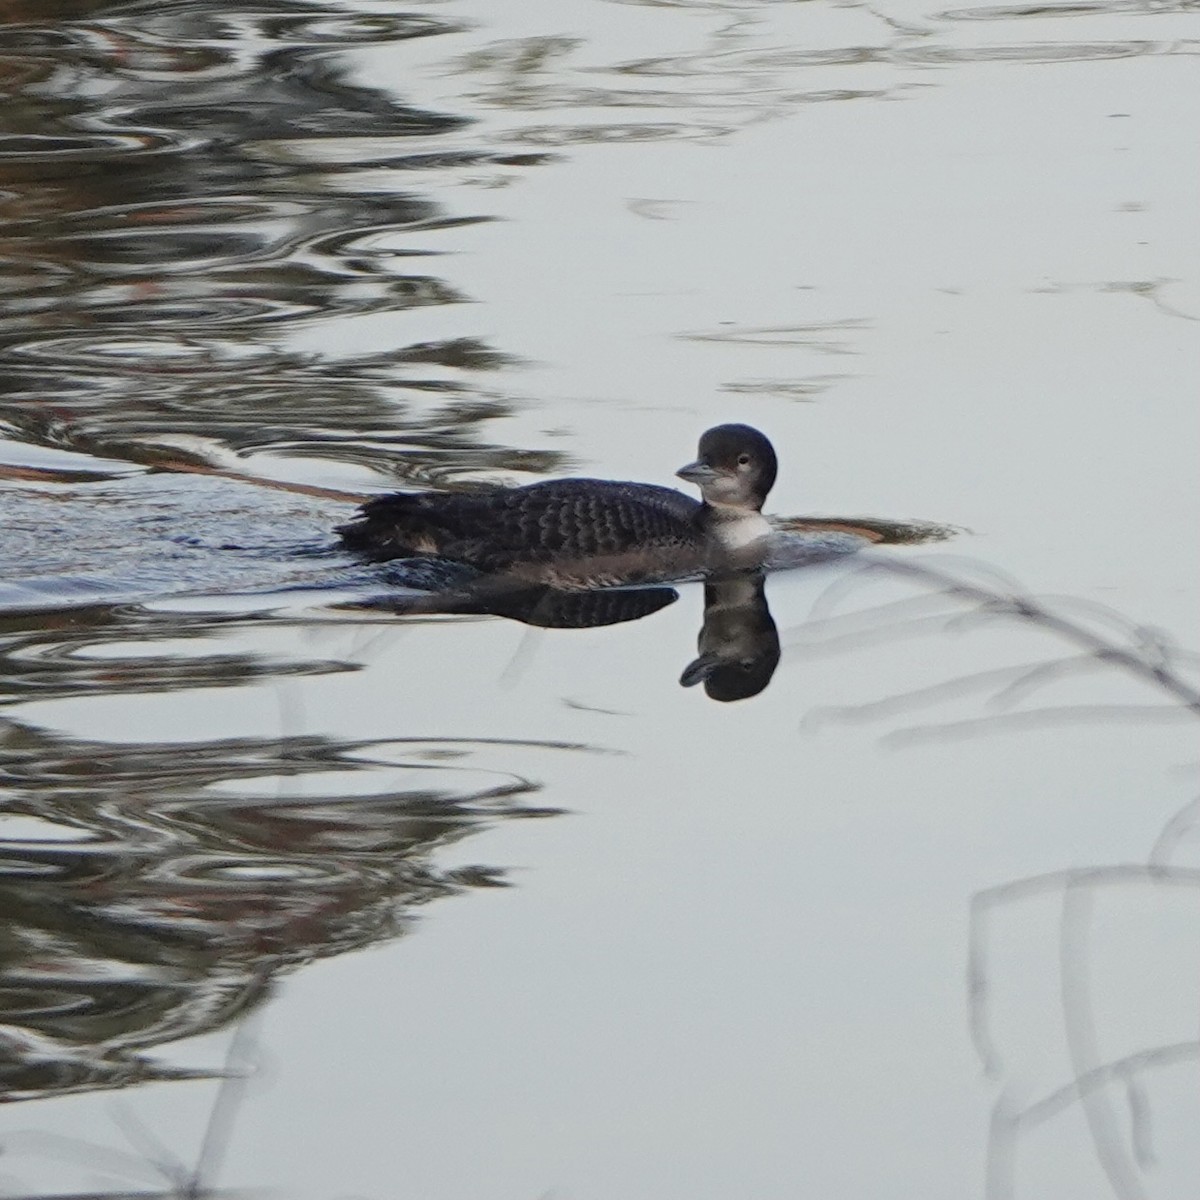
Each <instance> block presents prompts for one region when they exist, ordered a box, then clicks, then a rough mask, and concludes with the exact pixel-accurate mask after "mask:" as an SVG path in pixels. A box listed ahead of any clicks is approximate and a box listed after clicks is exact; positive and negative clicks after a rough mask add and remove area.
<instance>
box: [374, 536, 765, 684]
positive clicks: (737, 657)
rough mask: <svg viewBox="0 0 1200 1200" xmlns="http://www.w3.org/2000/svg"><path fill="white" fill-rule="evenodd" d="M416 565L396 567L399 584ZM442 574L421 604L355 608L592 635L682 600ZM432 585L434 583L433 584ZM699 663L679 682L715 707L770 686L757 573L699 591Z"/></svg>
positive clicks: (655, 591) (387, 602) (718, 578)
mask: <svg viewBox="0 0 1200 1200" xmlns="http://www.w3.org/2000/svg"><path fill="white" fill-rule="evenodd" d="M412 561H413V560H411V559H409V560H404V561H403V562H402V563H399V564H397V566H398V568H399V569H400V571H401V572H402V573H403V575H404V577H405V578H407V572H408V569H409V567H410V565H411V563H412ZM447 566H448V567H450V568H451V569H452V570H453V571H456V572H457V574H456V575H455V574H452V573H451V571H441V572H439V577H440V582H441V583H442V585H443V590H441V591H433V592H430V593H428V594H426V595H424V596H419V597H418V596H414V595H411V594H410V595H409V596H408V597H406V598H404V599H403V600H401V599H399V598H397V597H395V596H391V597H388V596H376V597H374V598H372V599H369V600H361V601H358V602H357V603H355V605H354V607H356V608H370V609H374V610H385V611H388V612H392V613H396V614H397V615H401V616H413V615H416V614H422V615H424V614H431V613H438V614H445V615H451V614H453V615H459V616H461V615H466V614H470V615H488V616H496V617H507V618H508V619H509V620H513V621H520V622H521V623H522V624H525V625H533V626H536V627H538V628H541V629H595V628H598V627H599V626H602V625H619V624H622V623H624V622H626V621H638V620H641V618H643V617H648V616H651V615H652V614H654V613H656V612H658V611H659V610H660V609H663V608H666V607H667V605H669V604H673V603H674V602H675V601H676V600H678V599H679V593H678V592H677V591H676V590H675V589H674V588H672V587H632V588H597V589H594V590H592V591H584V590H572V591H562V590H560V589H558V588H554V587H549V586H546V585H545V584H529V583H525V582H522V581H520V580H514V579H512V578H508V579H505V578H503V577H500V576H487V575H483V574H481V573H479V572H477V571H475V570H474V569H473V568H470V567H461V566H459V565H457V564H447ZM429 582H432V580H430V581H429ZM698 650H699V655H698V657H697V658H695V659H694V660H693V661H692V662H690V663H689V664H688V665H687V667H686V668H685V669H684V671H683V674H682V675H681V676H680V679H679V682H680V684H681V685H682V686H683V687H693V686H695V685H696V684H697V683H703V684H704V691H705V692H706V694H707V695H708V696H709V697H710V698H711V699H713V700H720V701H729V700H747V699H749V698H750V697H751V696H757V695H758V693H759V692H761V691H763V690H764V689H765V688H766V686H767V684H768V683H770V682H771V678H772V676H773V675H774V674H775V668H776V667H777V666H778V665H779V657H780V646H779V633H778V631H777V630H776V628H775V621H774V620H773V619H772V617H771V611H770V609H769V607H768V606H767V596H766V580H765V577H764V575H763V573H762V571H760V570H754V569H751V570H743V571H725V572H722V573H720V574H717V575H714V576H712V577H711V578H709V579H708V580H706V581H705V584H704V624H703V626H702V627H701V630H700V637H699V640H698Z"/></svg>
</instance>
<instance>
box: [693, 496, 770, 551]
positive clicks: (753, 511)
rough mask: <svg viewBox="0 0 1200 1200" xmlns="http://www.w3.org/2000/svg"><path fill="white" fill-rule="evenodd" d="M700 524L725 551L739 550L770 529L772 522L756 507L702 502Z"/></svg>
mask: <svg viewBox="0 0 1200 1200" xmlns="http://www.w3.org/2000/svg"><path fill="white" fill-rule="evenodd" d="M700 523H701V525H702V527H703V529H704V531H705V533H706V534H707V535H708V537H709V538H710V539H711V540H712V541H714V542H716V543H717V545H719V546H720V547H721V548H722V549H724V550H742V549H744V548H745V547H747V546H751V545H753V544H754V543H755V542H758V541H761V540H762V539H763V538H765V537H767V536H768V535H769V534H770V532H771V523H770V522H769V521H768V520H767V518H766V517H764V516H763V515H762V513H761V512H760V511H759V510H758V509H757V508H744V507H738V506H735V505H732V504H711V503H709V502H708V501H704V503H703V504H702V506H701V509H700Z"/></svg>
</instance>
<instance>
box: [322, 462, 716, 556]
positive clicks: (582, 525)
mask: <svg viewBox="0 0 1200 1200" xmlns="http://www.w3.org/2000/svg"><path fill="white" fill-rule="evenodd" d="M703 509H704V506H703V505H701V504H700V502H699V501H697V500H693V499H691V497H689V496H685V495H683V493H682V492H677V491H675V490H674V489H672V488H665V487H656V486H654V485H653V484H646V483H623V482H615V481H612V480H604V479H561V480H550V481H547V482H544V483H533V484H529V485H528V486H526V487H518V488H491V489H487V490H484V491H478V492H461V493H450V494H447V493H433V492H396V493H393V494H392V495H388V496H380V497H379V498H378V499H376V500H371V501H369V502H368V503H366V504H364V505H363V506H362V508H361V509H360V510H359V512H358V515H357V516H356V517H355V519H354V520H353V521H350V522H349V523H348V524H346V525H342V526H340V527H339V528H338V533H339V534H340V535H341V538H342V541H343V543H344V544H345V545H346V546H348V547H349V548H350V549H352V550H357V551H359V552H361V553H363V554H366V555H368V556H369V557H371V558H373V559H376V560H384V559H389V558H404V557H408V556H411V555H437V556H439V557H442V558H450V559H453V560H455V561H456V562H462V563H468V564H470V565H471V566H473V567H477V568H479V569H480V570H482V571H489V572H490V571H503V570H506V569H508V568H510V567H512V566H514V565H515V564H518V563H529V564H535V563H542V564H544V563H553V562H555V561H559V560H582V559H589V558H602V557H614V556H619V555H624V554H629V553H636V552H653V551H655V550H661V551H680V550H698V549H699V548H700V547H702V545H703V542H704V534H703V530H702V529H701V527H700V522H699V520H698V518H699V517H700V515H701V513H702V512H703Z"/></svg>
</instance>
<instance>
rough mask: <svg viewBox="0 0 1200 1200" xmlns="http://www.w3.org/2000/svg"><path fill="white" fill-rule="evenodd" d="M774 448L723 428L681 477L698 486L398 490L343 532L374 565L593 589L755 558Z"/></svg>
mask: <svg viewBox="0 0 1200 1200" xmlns="http://www.w3.org/2000/svg"><path fill="white" fill-rule="evenodd" d="M776 470H777V463H776V459H775V451H774V450H773V449H772V447H771V443H770V442H769V441H768V440H767V439H766V438H765V437H764V436H763V435H762V434H761V433H759V432H758V430H756V429H752V428H751V427H750V426H748V425H718V426H717V427H716V428H715V429H710V430H709V431H708V432H707V433H705V434H704V435H703V437H701V439H700V447H699V454H698V456H697V458H696V460H695V461H694V462H691V463H688V464H687V466H684V467H681V468H680V469H679V470H678V471H677V472H676V474H677V475H678V476H679V477H680V478H681V479H685V480H687V481H688V482H690V483H695V484H697V485H698V486H699V488H700V494H701V499H700V500H694V499H692V498H691V497H690V496H685V495H684V494H683V493H682V492H677V491H675V490H674V489H673V488H665V487H657V486H655V485H653V484H646V483H625V482H618V481H614V480H604V479H561V480H548V481H546V482H544V483H534V484H529V485H527V486H525V487H517V488H489V489H484V490H480V491H475V492H463V493H458V494H446V493H435V492H397V493H394V494H392V495H388V496H381V497H379V498H378V499H375V500H371V501H369V502H368V503H366V504H364V505H363V506H362V508H361V509H360V510H359V512H358V514H357V516H356V517H355V518H354V520H352V521H350V522H349V523H348V524H346V525H342V526H341V527H340V528H339V529H338V533H339V534H340V535H341V538H342V541H343V543H344V544H345V545H346V546H348V547H349V548H350V549H352V550H356V551H359V552H360V553H363V554H365V555H367V556H368V557H370V558H372V559H375V560H384V559H392V558H406V557H411V556H414V555H417V556H436V557H438V558H446V559H451V560H453V561H455V562H461V563H466V564H468V565H469V566H472V567H475V568H476V569H478V570H481V571H485V572H489V573H493V572H498V573H516V574H527V575H530V576H531V577H537V578H539V579H542V580H545V581H548V582H551V583H556V584H559V585H575V586H596V585H602V584H605V583H621V582H630V581H634V580H636V579H638V578H645V577H648V576H651V575H660V576H661V575H663V574H666V573H670V572H672V571H676V572H677V571H687V570H693V569H696V568H698V567H702V566H705V565H707V564H709V563H711V562H712V561H714V560H716V561H726V560H730V559H743V558H746V557H753V556H754V555H755V553H756V552H757V551H758V550H759V549H760V547H765V545H766V538H767V536H768V535H769V533H770V532H771V527H770V524H769V523H768V522H767V519H766V518H765V517H764V516H763V515H762V506H763V501H764V500H765V499H766V497H767V493H768V492H769V491H770V490H771V486H772V484H773V483H774V482H775V475H776Z"/></svg>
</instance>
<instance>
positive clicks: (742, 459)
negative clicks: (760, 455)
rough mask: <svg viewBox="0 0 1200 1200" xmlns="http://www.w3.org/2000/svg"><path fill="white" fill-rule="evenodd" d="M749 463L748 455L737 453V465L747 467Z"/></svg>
mask: <svg viewBox="0 0 1200 1200" xmlns="http://www.w3.org/2000/svg"><path fill="white" fill-rule="evenodd" d="M749 465H750V455H748V454H739V455H738V466H739V467H748V466H749Z"/></svg>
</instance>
